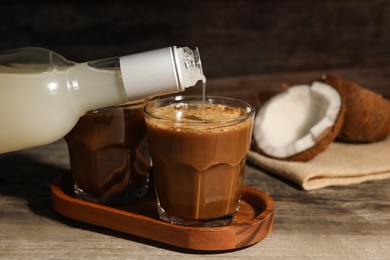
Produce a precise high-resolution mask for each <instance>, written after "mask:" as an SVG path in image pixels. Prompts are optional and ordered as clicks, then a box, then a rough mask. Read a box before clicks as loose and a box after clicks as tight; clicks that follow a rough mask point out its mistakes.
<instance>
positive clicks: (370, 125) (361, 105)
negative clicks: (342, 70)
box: [322, 75, 390, 143]
mask: <svg viewBox="0 0 390 260" xmlns="http://www.w3.org/2000/svg"><path fill="white" fill-rule="evenodd" d="M322 81H323V82H325V83H327V84H329V85H331V86H333V87H335V88H336V89H338V90H340V93H341V94H342V95H343V96H344V100H345V104H346V112H345V119H344V123H343V126H342V128H341V131H340V134H339V139H340V140H342V141H346V142H355V143H361V142H376V141H380V140H383V139H384V138H386V137H387V136H388V135H390V101H389V100H388V99H385V98H383V97H382V96H381V95H379V94H377V93H375V92H373V91H370V90H368V89H366V88H364V87H362V86H360V85H358V84H356V83H354V82H352V81H348V80H345V79H342V78H339V77H336V76H333V75H325V76H323V77H322Z"/></svg>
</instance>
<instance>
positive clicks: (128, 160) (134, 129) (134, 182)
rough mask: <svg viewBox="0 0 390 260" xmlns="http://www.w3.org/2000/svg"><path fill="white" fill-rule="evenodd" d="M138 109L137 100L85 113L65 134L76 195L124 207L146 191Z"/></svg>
mask: <svg viewBox="0 0 390 260" xmlns="http://www.w3.org/2000/svg"><path fill="white" fill-rule="evenodd" d="M143 108H144V102H143V101H139V102H133V103H127V104H125V105H122V106H115V107H107V108H102V109H97V110H92V111H89V112H88V113H86V114H85V115H84V116H83V117H81V118H80V120H79V121H78V122H77V124H76V126H75V127H74V128H73V129H72V131H71V132H69V133H68V134H67V135H66V136H65V140H66V142H67V144H68V150H69V157H70V164H71V171H72V175H73V182H74V194H75V196H76V197H77V198H79V199H83V200H87V201H91V202H95V203H100V204H116V205H125V204H127V203H131V202H134V201H136V200H138V199H140V198H142V197H144V196H145V195H146V193H147V191H148V182H149V168H150V156H149V149H148V145H147V142H146V129H145V121H144V115H143Z"/></svg>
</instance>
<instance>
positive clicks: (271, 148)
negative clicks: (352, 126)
mask: <svg viewBox="0 0 390 260" xmlns="http://www.w3.org/2000/svg"><path fill="white" fill-rule="evenodd" d="M344 114H345V102H344V100H343V96H342V95H341V94H340V92H339V90H338V88H337V87H334V86H330V85H329V84H327V83H324V82H318V81H315V82H313V83H312V84H311V85H297V86H291V87H289V88H288V89H286V90H284V91H282V92H281V93H279V94H277V95H275V96H274V97H272V98H271V99H270V100H268V101H267V102H266V103H265V104H264V105H263V106H262V107H261V108H260V110H259V112H258V113H257V115H256V118H255V122H254V129H253V139H252V140H253V146H254V148H255V150H256V151H258V152H259V153H261V154H263V155H265V156H268V157H271V158H276V159H280V160H289V161H307V160H310V159H312V158H313V157H315V156H316V155H318V154H319V153H321V152H323V151H324V150H326V148H327V147H328V146H329V144H330V143H331V142H332V141H334V139H335V138H336V137H337V136H338V134H339V132H340V129H341V127H342V124H343V122H344Z"/></svg>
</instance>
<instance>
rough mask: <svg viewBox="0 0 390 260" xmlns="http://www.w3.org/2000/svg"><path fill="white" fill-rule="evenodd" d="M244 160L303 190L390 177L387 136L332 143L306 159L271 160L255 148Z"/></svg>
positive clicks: (388, 140) (389, 138)
mask: <svg viewBox="0 0 390 260" xmlns="http://www.w3.org/2000/svg"><path fill="white" fill-rule="evenodd" d="M248 161H249V162H251V163H252V164H254V165H256V166H257V167H259V168H261V169H263V170H265V171H267V172H270V173H273V174H276V175H279V176H282V177H284V178H286V179H289V180H291V181H293V182H295V183H297V184H299V185H300V186H302V188H303V189H304V190H314V189H319V188H323V187H326V186H331V185H349V184H356V183H361V182H365V181H371V180H381V179H385V178H389V177H390V137H388V138H387V139H385V140H384V141H381V142H375V143H368V144H346V143H338V142H333V143H332V144H331V145H330V146H329V147H328V149H327V150H326V151H325V152H323V153H320V154H319V155H317V156H316V157H315V158H313V159H312V160H310V161H308V162H287V161H282V160H276V159H271V158H268V157H265V156H262V155H260V154H259V153H257V152H255V151H250V152H249V154H248Z"/></svg>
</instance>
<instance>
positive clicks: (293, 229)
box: [0, 67, 390, 259]
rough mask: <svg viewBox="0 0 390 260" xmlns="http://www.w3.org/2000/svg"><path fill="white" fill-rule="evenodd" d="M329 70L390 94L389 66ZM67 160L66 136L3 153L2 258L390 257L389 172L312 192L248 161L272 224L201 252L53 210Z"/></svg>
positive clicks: (274, 77)
mask: <svg viewBox="0 0 390 260" xmlns="http://www.w3.org/2000/svg"><path fill="white" fill-rule="evenodd" d="M324 72H325V71H313V72H304V73H299V72H297V73H288V74H286V73H283V74H268V75H258V76H246V77H235V78H221V79H213V80H209V84H208V90H207V91H208V93H209V94H216V95H223V96H232V97H236V98H242V99H245V100H247V101H249V102H251V103H256V104H258V103H259V102H262V100H264V99H265V98H267V97H269V96H270V95H272V94H273V93H275V91H277V90H278V89H280V88H281V82H287V83H288V82H291V83H294V82H301V81H303V82H305V81H307V80H311V79H313V78H316V77H318V76H319V75H321V74H322V73H324ZM331 72H332V73H334V74H338V75H341V76H344V77H346V78H349V79H351V80H355V81H358V82H360V83H362V84H364V85H365V86H366V87H368V88H371V89H373V90H375V91H378V92H380V93H382V94H383V95H385V96H387V97H389V96H390V87H389V86H388V85H389V82H390V67H385V68H371V69H358V68H355V69H339V70H334V71H331ZM191 91H192V92H197V91H199V93H200V92H201V91H200V89H199V88H198V89H196V90H191ZM259 97H260V98H259ZM68 160H69V159H68V154H67V147H66V144H65V142H64V141H63V140H60V141H58V142H56V143H53V144H50V145H46V146H42V147H37V148H33V149H26V150H22V151H18V152H13V153H8V154H2V155H0V259H49V258H50V259H51V258H53V259H67V258H69V259H97V258H99V259H102V258H103V259H106V258H115V259H160V258H161V257H168V258H169V259H197V258H207V259H214V258H223V259H226V258H238V257H245V258H243V259H268V258H272V259H286V258H288V259H313V258H314V259H390V189H389V187H390V179H388V180H383V181H376V182H367V183H362V184H358V185H352V186H343V187H328V188H323V189H320V190H314V191H310V192H308V191H303V190H301V189H300V188H299V187H297V186H296V185H294V184H292V183H289V182H287V181H286V180H282V179H280V178H278V177H275V176H274V175H270V174H268V173H266V172H263V171H261V170H259V169H257V168H254V167H253V166H252V165H249V164H248V165H247V168H246V176H245V184H247V185H252V186H256V187H257V188H259V189H261V190H263V191H265V192H266V193H268V194H269V195H270V196H271V197H272V198H273V199H274V201H275V204H276V211H275V213H276V219H275V220H276V221H275V227H274V230H273V232H272V233H271V235H270V236H269V237H267V238H265V239H264V240H263V241H261V242H260V243H258V244H255V245H253V246H251V247H248V248H244V249H240V250H236V251H230V252H219V253H213V252H195V251H189V250H183V249H180V248H175V247H173V246H169V245H165V244H160V243H157V242H153V241H150V240H146V239H143V238H139V237H135V236H131V235H127V234H123V233H120V232H116V231H111V230H108V229H104V228H101V227H97V226H93V225H90V224H86V223H82V222H79V221H75V220H71V219H68V218H66V217H63V216H61V215H59V214H58V213H56V212H55V211H54V210H53V208H52V204H51V194H50V184H51V183H52V181H53V180H54V179H55V178H56V177H58V176H60V175H62V174H64V173H69V161H68ZM389 163H390V155H389Z"/></svg>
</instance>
